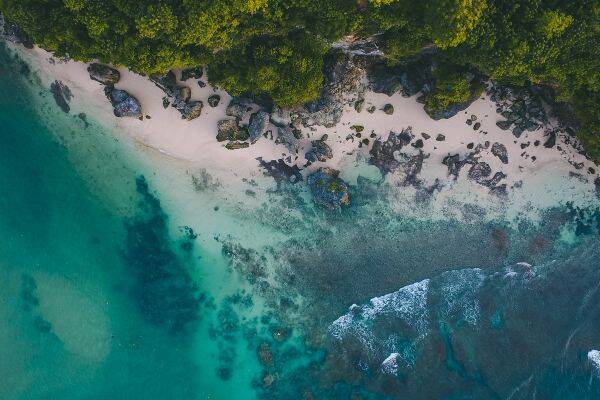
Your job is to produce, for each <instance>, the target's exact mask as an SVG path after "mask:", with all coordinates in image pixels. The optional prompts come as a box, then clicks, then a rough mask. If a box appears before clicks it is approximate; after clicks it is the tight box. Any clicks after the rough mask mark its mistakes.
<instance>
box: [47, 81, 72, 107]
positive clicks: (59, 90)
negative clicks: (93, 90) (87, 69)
mask: <svg viewBox="0 0 600 400" xmlns="http://www.w3.org/2000/svg"><path fill="white" fill-rule="evenodd" d="M50 91H51V92H52V96H54V101H56V104H58V106H59V107H60V109H61V110H63V111H64V112H66V113H68V112H69V111H70V110H71V107H70V106H69V102H70V101H71V99H72V98H73V94H71V89H69V87H68V86H67V85H65V84H64V83H62V82H61V81H54V82H53V83H52V84H51V85H50Z"/></svg>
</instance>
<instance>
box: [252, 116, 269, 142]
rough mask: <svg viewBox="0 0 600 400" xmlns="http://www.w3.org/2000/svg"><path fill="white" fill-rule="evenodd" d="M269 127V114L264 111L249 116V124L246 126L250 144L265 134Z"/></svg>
mask: <svg viewBox="0 0 600 400" xmlns="http://www.w3.org/2000/svg"><path fill="white" fill-rule="evenodd" d="M268 127H269V114H268V113H266V112H264V111H258V112H255V113H254V114H252V115H251V116H250V124H249V125H248V133H249V134H250V142H252V143H254V142H256V141H257V140H258V139H260V137H261V136H262V135H263V134H264V133H266V132H267V129H268Z"/></svg>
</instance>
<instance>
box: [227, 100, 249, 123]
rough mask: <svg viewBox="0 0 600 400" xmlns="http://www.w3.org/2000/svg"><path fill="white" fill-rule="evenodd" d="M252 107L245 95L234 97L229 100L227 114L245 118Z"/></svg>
mask: <svg viewBox="0 0 600 400" xmlns="http://www.w3.org/2000/svg"><path fill="white" fill-rule="evenodd" d="M251 109H252V107H251V104H250V101H249V100H248V99H246V98H244V97H234V98H233V99H231V101H230V102H229V105H228V106H227V109H226V110H225V114H226V115H228V116H230V117H235V118H239V119H244V117H245V116H246V113H247V112H248V111H250V110H251Z"/></svg>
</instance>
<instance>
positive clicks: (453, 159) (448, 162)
mask: <svg viewBox="0 0 600 400" xmlns="http://www.w3.org/2000/svg"><path fill="white" fill-rule="evenodd" d="M442 164H444V165H445V166H447V167H448V176H450V175H452V176H454V178H455V179H456V178H458V175H459V173H460V170H461V169H462V167H463V166H464V165H465V163H464V161H461V159H460V156H459V155H458V154H453V155H447V156H446V157H444V158H443V159H442Z"/></svg>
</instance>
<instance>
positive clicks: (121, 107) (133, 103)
mask: <svg viewBox="0 0 600 400" xmlns="http://www.w3.org/2000/svg"><path fill="white" fill-rule="evenodd" d="M104 94H105V95H106V97H107V98H108V100H109V101H110V103H111V104H112V106H113V111H114V114H115V116H117V117H133V118H140V117H142V106H141V105H140V102H139V101H138V100H137V99H136V98H135V97H133V96H132V95H130V94H129V93H128V92H126V91H125V90H121V89H115V88H114V86H112V85H108V86H106V87H105V88H104Z"/></svg>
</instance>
